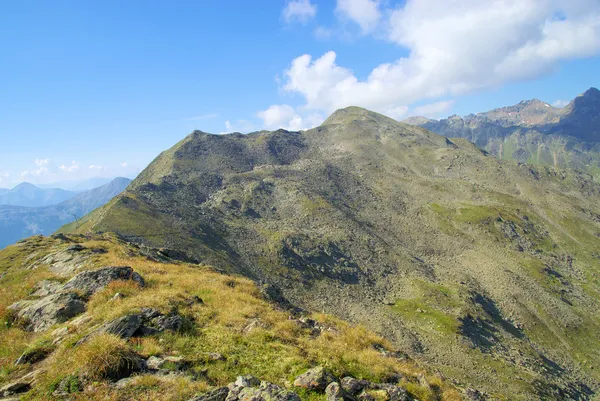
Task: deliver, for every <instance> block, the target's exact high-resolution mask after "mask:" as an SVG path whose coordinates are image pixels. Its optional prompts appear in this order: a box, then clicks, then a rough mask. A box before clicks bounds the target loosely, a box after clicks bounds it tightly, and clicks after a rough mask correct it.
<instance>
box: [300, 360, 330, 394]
mask: <svg viewBox="0 0 600 401" xmlns="http://www.w3.org/2000/svg"><path fill="white" fill-rule="evenodd" d="M334 381H337V379H336V378H335V376H333V375H332V374H331V373H329V372H328V371H326V370H325V369H324V368H323V367H322V366H318V367H316V368H313V369H310V370H308V371H307V372H306V373H303V374H301V375H300V376H298V377H297V378H296V380H294V386H296V387H302V388H305V389H307V390H314V391H325V389H326V388H327V386H328V385H329V384H330V383H332V382H334Z"/></svg>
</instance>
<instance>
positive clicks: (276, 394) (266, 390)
mask: <svg viewBox="0 0 600 401" xmlns="http://www.w3.org/2000/svg"><path fill="white" fill-rule="evenodd" d="M238 400H239V401H301V400H300V397H299V396H298V394H296V393H294V392H293V391H289V390H286V389H283V388H281V387H279V386H276V385H275V384H272V383H266V382H262V383H261V385H260V386H259V387H244V388H243V389H242V390H241V391H240V393H239V395H238Z"/></svg>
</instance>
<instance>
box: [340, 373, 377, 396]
mask: <svg viewBox="0 0 600 401" xmlns="http://www.w3.org/2000/svg"><path fill="white" fill-rule="evenodd" d="M369 384H370V383H369V382H368V381H366V380H359V379H355V378H354V377H350V376H347V377H344V378H343V379H342V380H341V381H340V385H341V386H342V388H343V389H344V390H345V391H347V392H348V393H349V394H352V395H357V394H359V393H360V392H361V391H363V390H364V389H366V388H368V387H369Z"/></svg>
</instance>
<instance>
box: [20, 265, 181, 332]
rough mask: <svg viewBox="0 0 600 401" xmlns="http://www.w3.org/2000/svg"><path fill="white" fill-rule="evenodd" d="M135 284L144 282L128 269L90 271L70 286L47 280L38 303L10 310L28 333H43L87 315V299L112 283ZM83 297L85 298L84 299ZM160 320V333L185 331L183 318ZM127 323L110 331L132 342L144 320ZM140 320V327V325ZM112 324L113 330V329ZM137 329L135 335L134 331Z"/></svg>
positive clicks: (39, 286) (25, 302)
mask: <svg viewBox="0 0 600 401" xmlns="http://www.w3.org/2000/svg"><path fill="white" fill-rule="evenodd" d="M116 280H132V281H134V282H136V283H137V284H138V285H140V286H141V287H143V286H144V279H143V278H142V276H140V275H139V274H138V273H136V272H134V271H133V269H132V268H131V267H128V266H114V267H105V268H102V269H98V270H92V271H86V272H83V273H79V274H77V275H76V276H75V277H73V278H72V279H71V280H69V281H68V282H67V283H66V284H64V285H61V284H60V283H58V282H55V281H49V280H43V281H40V282H39V283H38V284H37V286H36V291H35V292H34V293H33V294H32V296H37V297H42V298H40V299H37V300H32V299H28V300H21V301H18V302H15V303H14V304H12V305H10V306H9V309H11V310H13V311H15V312H17V317H18V318H19V319H21V320H23V321H24V322H25V324H26V327H27V329H28V330H32V331H43V330H46V329H48V328H49V327H50V326H52V325H54V324H57V323H64V322H66V321H67V320H69V319H71V318H73V317H75V316H77V315H79V314H81V313H83V312H85V304H86V302H87V298H88V297H89V296H91V295H92V294H94V293H95V292H97V291H99V290H101V289H102V288H104V287H105V286H106V285H108V284H109V283H110V282H112V281H116ZM79 293H82V294H83V295H84V297H85V298H82V297H81V296H80V295H79ZM156 316H158V317H161V316H162V317H163V319H162V320H160V321H159V322H157V323H156V325H157V326H158V329H159V331H160V329H161V328H162V329H163V331H164V330H166V329H175V328H176V329H179V327H181V318H180V317H171V316H169V317H165V316H163V315H161V314H160V313H159V314H157V315H156ZM177 318H179V320H178V319H177ZM128 319H129V320H127V321H120V322H110V323H109V324H108V325H109V327H108V328H107V330H109V332H113V331H115V333H113V334H117V333H119V334H118V335H120V336H121V337H124V338H128V337H131V336H132V335H133V332H135V331H136V330H137V329H139V327H140V326H141V317H139V316H138V317H137V320H136V318H132V317H129V318H128ZM138 320H139V323H137V326H136V324H135V323H136V322H137V321H138ZM110 324H112V326H110ZM132 328H134V330H133V332H131V333H130V331H131V330H132Z"/></svg>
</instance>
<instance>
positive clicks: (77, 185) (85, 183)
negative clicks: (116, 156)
mask: <svg viewBox="0 0 600 401" xmlns="http://www.w3.org/2000/svg"><path fill="white" fill-rule="evenodd" d="M113 179H114V177H113V178H108V177H92V178H86V179H85V180H78V181H58V182H52V183H50V184H39V185H37V186H38V187H40V188H63V189H66V190H69V191H87V190H89V189H94V188H98V187H101V186H102V185H104V184H108V183H109V182H111V181H112V180H113Z"/></svg>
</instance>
